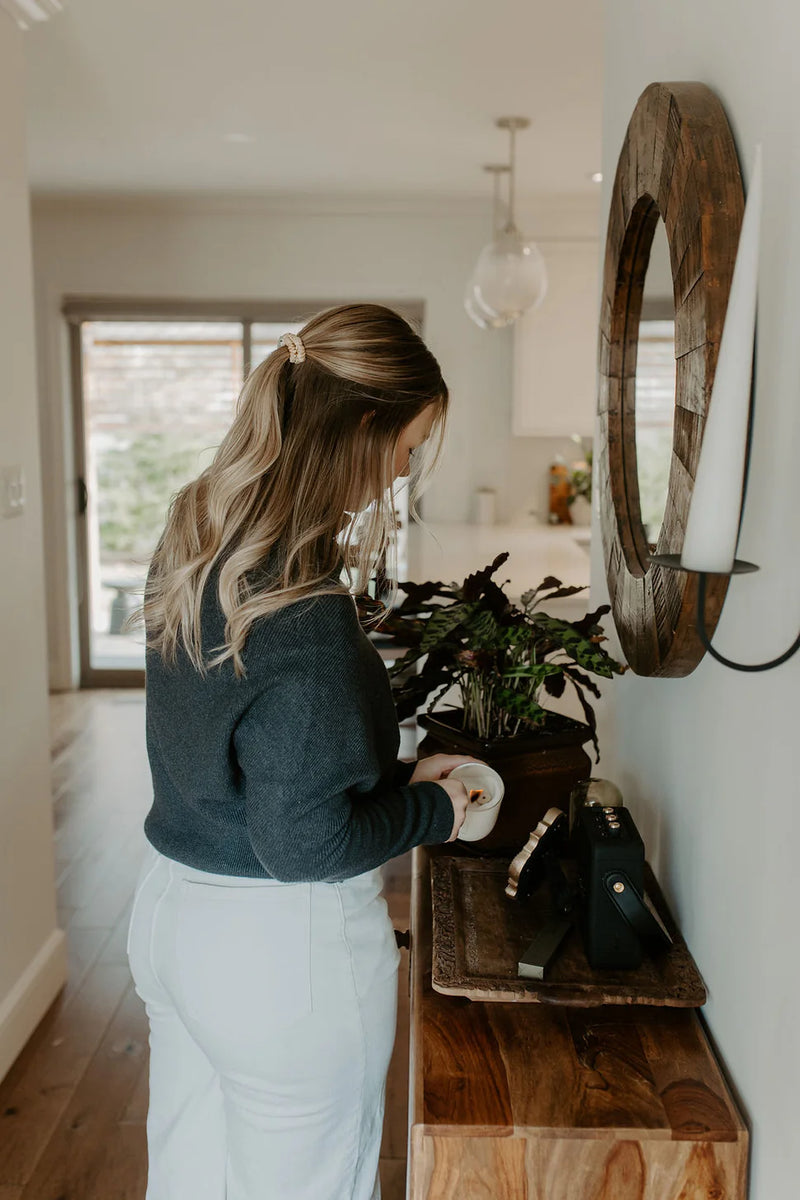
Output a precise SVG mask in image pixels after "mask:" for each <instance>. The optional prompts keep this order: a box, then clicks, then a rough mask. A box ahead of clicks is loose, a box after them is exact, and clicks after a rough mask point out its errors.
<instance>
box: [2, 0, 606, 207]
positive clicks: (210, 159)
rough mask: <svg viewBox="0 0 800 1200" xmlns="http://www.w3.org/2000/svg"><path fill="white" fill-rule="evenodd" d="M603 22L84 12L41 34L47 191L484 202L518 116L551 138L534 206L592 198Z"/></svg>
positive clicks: (381, 6)
mask: <svg viewBox="0 0 800 1200" xmlns="http://www.w3.org/2000/svg"><path fill="white" fill-rule="evenodd" d="M601 7H602V5H601V0H561V2H560V3H559V4H554V3H553V2H552V0H546V2H545V0H492V2H491V3H486V2H477V0H403V2H402V3H399V2H398V0H394V2H389V0H335V2H333V3H332V2H330V0H292V2H291V3H286V4H276V3H274V0H261V2H258V0H217V2H216V3H214V2H212V0H192V2H191V3H190V2H189V0H127V2H126V3H123V2H121V0H116V2H114V3H110V2H109V0H66V8H65V10H64V12H62V13H60V14H59V15H57V16H55V17H54V18H53V19H51V20H50V21H48V22H47V23H45V24H42V25H38V26H36V27H34V28H33V29H31V30H30V31H29V32H28V33H26V34H25V35H24V37H25V47H26V52H27V58H28V114H29V117H28V132H29V152H28V153H29V165H30V174H31V184H32V187H33V188H34V190H37V191H45V190H46V191H61V192H63V191H69V192H92V193H97V192H112V193H117V192H125V193H131V192H134V193H152V192H158V193H165V192H167V193H182V192H198V193H235V194H253V195H260V196H264V195H284V196H285V195H287V194H296V195H301V196H310V197H313V196H314V195H328V196H330V195H342V196H344V195H349V196H352V195H354V194H358V195H361V196H365V195H374V196H376V197H378V196H380V197H387V196H392V197H400V198H403V197H409V198H411V197H426V196H430V197H434V196H444V195H449V196H464V197H468V196H469V197H476V196H484V197H485V196H488V195H491V188H492V184H491V180H490V178H489V177H488V176H487V175H486V174H485V173H484V172H483V170H482V167H483V164H484V163H488V162H503V161H505V160H507V152H508V135H507V133H505V132H504V131H501V130H499V129H497V128H496V127H495V126H494V120H495V118H497V117H498V116H502V115H504V114H513V115H523V116H528V117H530V118H531V122H532V123H531V126H530V128H529V129H528V130H526V131H524V132H522V133H520V134H518V136H517V153H518V195H519V196H520V197H525V196H528V195H530V196H534V195H541V194H543V193H544V194H559V195H563V194H565V193H570V194H581V193H582V194H585V195H591V194H593V193H594V192H596V186H597V185H596V184H592V183H591V182H590V181H589V179H588V175H589V174H590V173H591V172H592V171H596V170H598V169H599V164H600V124H601V62H602V14H601ZM0 19H2V14H0ZM230 135H234V139H237V140H230ZM242 139H247V140H242ZM251 139H252V140H251Z"/></svg>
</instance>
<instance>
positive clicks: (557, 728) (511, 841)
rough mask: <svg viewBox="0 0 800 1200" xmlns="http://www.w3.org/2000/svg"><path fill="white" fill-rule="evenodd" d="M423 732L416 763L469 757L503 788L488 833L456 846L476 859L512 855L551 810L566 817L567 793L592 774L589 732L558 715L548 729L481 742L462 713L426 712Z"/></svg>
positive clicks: (553, 718)
mask: <svg viewBox="0 0 800 1200" xmlns="http://www.w3.org/2000/svg"><path fill="white" fill-rule="evenodd" d="M417 719H418V721H419V724H420V725H421V726H422V728H423V729H424V730H425V737H424V739H423V740H422V742H421V743H420V745H419V749H418V756H419V758H428V757H429V756H430V755H431V754H469V755H474V756H475V758H479V759H482V760H483V761H484V762H487V763H488V764H489V765H490V766H491V767H494V769H495V771H497V773H498V774H499V775H500V776H501V778H502V780H503V783H504V785H505V795H504V797H503V803H502V804H501V805H500V816H499V817H498V818H497V824H496V825H495V827H494V829H493V830H492V832H491V833H490V834H489V835H488V836H487V837H485V838H482V839H481V840H480V841H479V842H469V843H466V842H465V843H459V845H463V846H465V847H466V848H467V849H469V850H473V851H475V852H476V853H478V854H498V855H500V854H510V855H514V854H516V853H517V851H518V850H520V849H521V848H522V846H524V845H525V842H526V841H527V840H528V835H529V834H530V833H531V831H532V830H534V829H535V828H536V825H537V824H538V822H539V821H540V820H541V818H542V817H543V816H544V814H545V813H546V812H547V810H548V808H552V807H553V806H554V805H555V806H556V807H557V808H561V809H563V811H564V812H568V807H569V794H570V792H571V791H572V789H573V787H574V786H575V784H576V783H578V782H579V781H580V780H581V779H588V778H589V776H590V775H591V767H592V764H591V761H590V759H589V756H588V754H587V753H586V752H585V750H584V749H583V746H584V744H585V743H586V742H588V741H590V740H591V736H592V735H591V730H590V729H589V726H588V725H584V724H582V723H581V722H580V721H573V720H572V719H571V718H569V717H564V716H562V715H561V714H560V713H553V714H552V719H550V718H548V723H547V728H546V729H542V730H536V731H535V732H534V731H531V732H530V733H526V734H523V735H522V736H518V737H513V738H494V739H489V740H485V739H482V738H478V737H473V736H472V735H471V734H468V733H465V732H464V731H463V730H462V729H461V723H462V720H463V713H462V710H461V709H456V710H454V711H453V710H451V711H448V712H437V713H426V714H424V715H423V716H420V717H418V718H417Z"/></svg>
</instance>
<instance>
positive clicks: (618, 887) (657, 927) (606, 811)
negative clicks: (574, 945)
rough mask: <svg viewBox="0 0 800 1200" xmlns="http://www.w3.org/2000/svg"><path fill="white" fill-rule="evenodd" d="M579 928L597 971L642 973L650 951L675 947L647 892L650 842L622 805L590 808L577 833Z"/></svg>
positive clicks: (583, 812)
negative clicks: (646, 859)
mask: <svg viewBox="0 0 800 1200" xmlns="http://www.w3.org/2000/svg"><path fill="white" fill-rule="evenodd" d="M572 839H573V848H574V853H575V859H576V862H577V867H578V895H579V900H578V905H577V909H578V924H579V927H580V931H581V935H582V937H583V945H584V950H585V952H586V957H587V959H588V960H589V965H590V966H592V967H598V968H605V969H626V968H632V967H638V966H639V965H640V963H641V961H642V958H643V957H644V952H645V950H647V951H648V952H650V953H655V952H657V951H658V950H661V949H665V948H666V947H667V946H669V945H671V944H672V938H671V937H670V935H669V933H668V932H667V930H666V928H665V927H664V925H663V923H662V922H661V920H660V919H659V917H658V916H657V914H656V913H655V911H654V910H653V909H652V907H651V906H650V905H649V904H648V902H647V900H646V897H645V890H644V842H643V841H642V839H641V836H640V834H639V831H638V829H637V828H636V826H635V824H634V822H633V817H632V816H631V814H630V812H629V811H628V809H627V808H624V807H622V806H621V805H599V804H595V805H587V806H585V807H583V808H581V809H579V811H578V812H577V813H576V815H575V826H574V828H573V831H572Z"/></svg>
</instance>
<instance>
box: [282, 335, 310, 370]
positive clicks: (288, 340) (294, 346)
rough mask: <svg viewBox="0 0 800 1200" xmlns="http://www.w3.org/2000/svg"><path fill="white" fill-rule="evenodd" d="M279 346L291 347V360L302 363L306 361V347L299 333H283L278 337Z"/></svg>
mask: <svg viewBox="0 0 800 1200" xmlns="http://www.w3.org/2000/svg"><path fill="white" fill-rule="evenodd" d="M278 345H279V346H288V347H289V362H292V363H301V362H305V361H306V348H305V346H304V345H303V343H302V340H301V338H300V334H299V333H282V334H281V336H280V337H279V338H278Z"/></svg>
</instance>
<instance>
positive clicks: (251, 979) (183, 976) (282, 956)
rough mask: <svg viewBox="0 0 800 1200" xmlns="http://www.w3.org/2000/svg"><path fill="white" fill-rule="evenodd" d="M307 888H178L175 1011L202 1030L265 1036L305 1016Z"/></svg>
mask: <svg viewBox="0 0 800 1200" xmlns="http://www.w3.org/2000/svg"><path fill="white" fill-rule="evenodd" d="M310 900H311V884H310V883H272V884H268V885H264V884H260V883H253V884H237V885H234V886H226V885H224V884H216V883H205V882H200V881H198V880H195V879H188V878H183V879H180V880H179V882H178V896H177V911H176V918H175V964H174V966H175V975H176V986H177V991H178V992H179V994H180V1006H181V1007H182V1008H183V1009H184V1011H185V1013H186V1015H187V1017H190V1018H191V1019H193V1020H194V1021H197V1022H199V1023H200V1024H201V1025H204V1026H206V1027H207V1028H213V1029H215V1030H220V1031H221V1030H224V1029H225V1028H228V1029H232V1030H236V1031H238V1032H239V1033H240V1034H241V1033H244V1032H245V1031H246V1030H248V1029H252V1030H254V1031H255V1030H258V1031H260V1032H261V1033H262V1034H263V1032H264V1031H265V1023H269V1024H270V1025H272V1026H273V1027H275V1028H280V1027H281V1026H287V1025H290V1024H292V1023H293V1022H294V1021H296V1020H298V1019H299V1018H300V1017H302V1016H304V1015H306V1014H307V1013H309V1012H310V1011H311V968H310V957H311V946H310V937H311V932H310V930H311V923H310Z"/></svg>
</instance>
